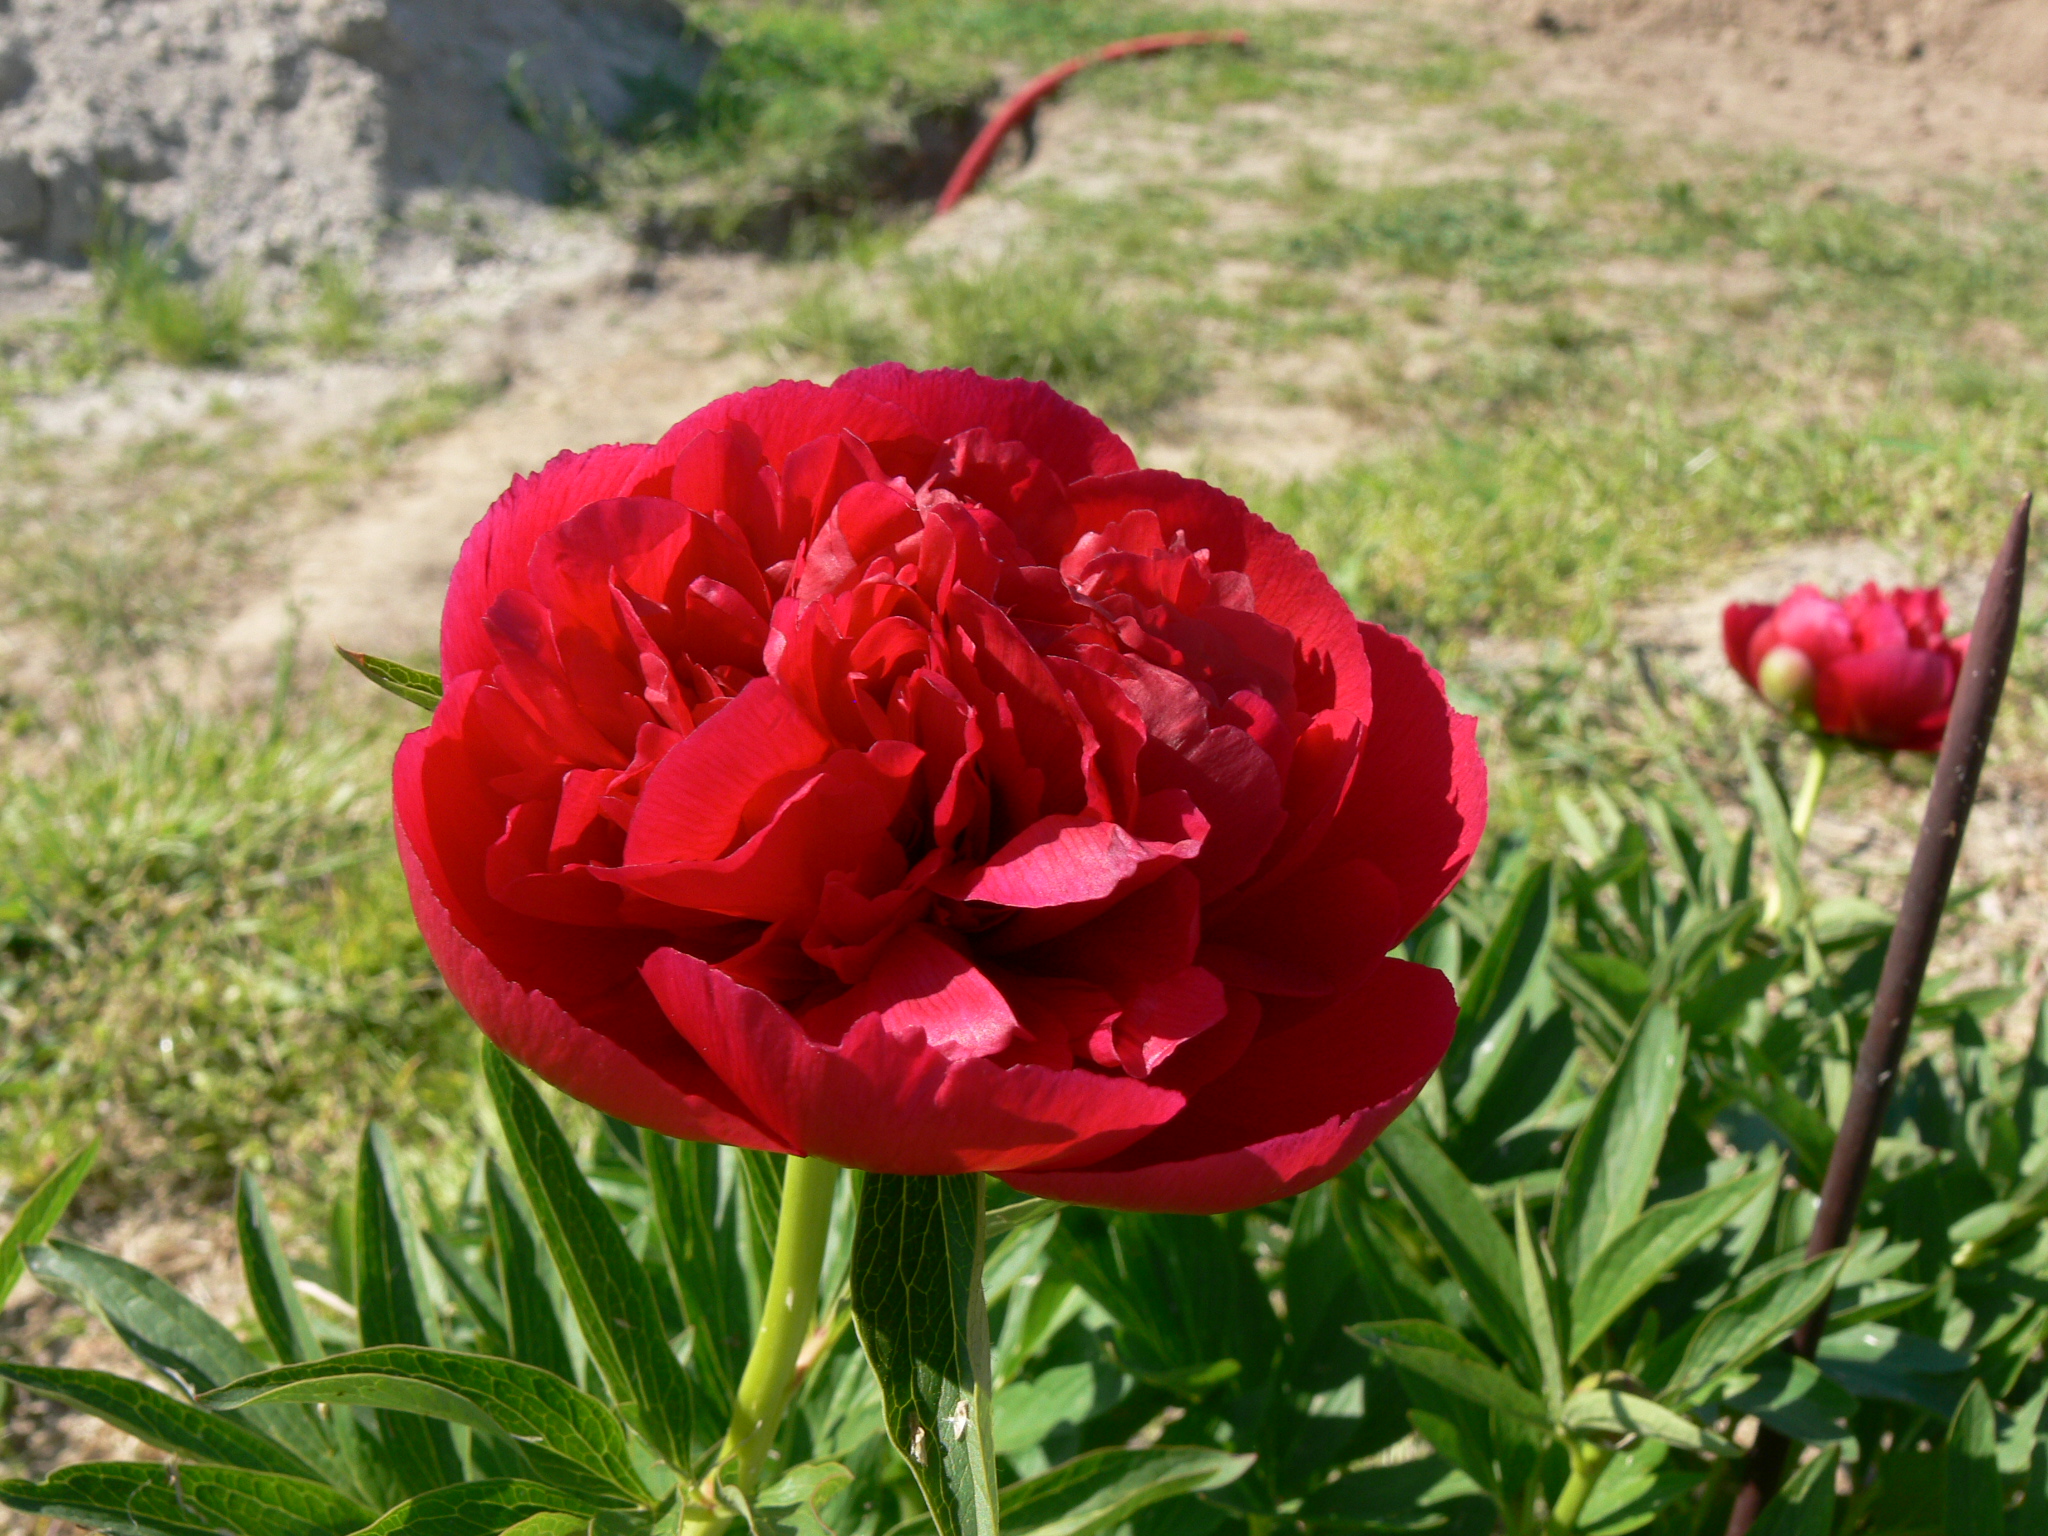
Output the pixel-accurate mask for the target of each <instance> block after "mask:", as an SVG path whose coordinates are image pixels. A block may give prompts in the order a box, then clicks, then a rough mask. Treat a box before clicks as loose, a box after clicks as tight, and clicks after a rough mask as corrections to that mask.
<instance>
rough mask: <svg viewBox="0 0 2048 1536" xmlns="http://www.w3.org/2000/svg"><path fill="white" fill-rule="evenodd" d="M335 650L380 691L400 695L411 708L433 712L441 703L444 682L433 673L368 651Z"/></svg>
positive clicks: (338, 647) (340, 648)
mask: <svg viewBox="0 0 2048 1536" xmlns="http://www.w3.org/2000/svg"><path fill="white" fill-rule="evenodd" d="M334 649H335V651H336V653H337V654H338V655H339V656H340V657H341V659H342V660H343V661H345V662H347V663H348V664H349V665H350V666H352V667H354V668H355V669H356V670H357V671H358V672H360V673H362V674H363V676H365V677H367V678H368V679H369V680H370V681H371V682H373V683H375V684H376V685H377V686H378V687H379V688H382V689H383V690H384V691H385V692H386V693H393V694H396V695H398V697H399V698H401V699H403V700H405V702H406V703H408V704H417V705H419V707H420V708H421V709H424V710H427V711H429V712H431V711H432V710H433V708H434V706H435V705H437V704H439V703H440V702H441V679H440V678H438V677H436V676H435V675H434V674H433V673H431V672H422V671H421V670H420V669H419V668H418V667H408V666H407V665H406V664H405V663H404V662H402V661H387V660H385V659H384V658H383V657H382V656H372V655H369V654H368V653H367V652H364V651H351V650H347V649H345V648H344V647H342V646H339V645H337V646H336V647H335V648H334Z"/></svg>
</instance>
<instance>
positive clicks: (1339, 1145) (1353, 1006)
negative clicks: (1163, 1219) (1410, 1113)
mask: <svg viewBox="0 0 2048 1536" xmlns="http://www.w3.org/2000/svg"><path fill="white" fill-rule="evenodd" d="M1457 1016H1458V1003H1457V998H1456V996H1455V995H1454V994H1453V992H1452V990H1451V984H1450V982H1449V981H1447V980H1446V979H1445V978H1444V977H1443V975H1442V974H1441V973H1439V972H1437V971H1433V970H1430V969H1429V968H1427V967H1426V966H1419V965H1411V964H1409V963H1408V962H1406V961H1403V960H1389V961H1387V962H1385V963H1384V964H1383V965H1382V966H1381V967H1380V968H1379V969H1377V970H1375V971H1374V972H1373V973H1372V975H1371V977H1370V978H1369V979H1368V980H1367V981H1366V982H1364V983H1363V984H1362V985H1361V986H1360V987H1359V988H1358V989H1357V990H1356V991H1355V992H1353V993H1352V994H1350V995H1349V996H1347V997H1345V998H1343V999H1341V1000H1339V1001H1336V1002H1333V1003H1331V1004H1329V1005H1328V1006H1326V1007H1325V1008H1323V1009H1322V1010H1321V1011H1320V1012H1318V1013H1317V1014H1316V1015H1315V1016H1314V1017H1312V1018H1310V1019H1308V1020H1305V1021H1304V1022H1302V1023H1300V1024H1297V1025H1295V1026H1294V1027H1293V1028H1291V1029H1289V1030H1287V1031H1285V1032H1284V1033H1281V1034H1278V1035H1267V1036H1262V1037H1261V1038H1260V1039H1258V1040H1257V1041H1255V1042H1254V1043H1253V1044H1252V1046H1251V1047H1250V1048H1249V1049H1248V1050H1247V1051H1246V1052H1245V1054H1244V1055H1243V1056H1242V1057H1241V1058H1240V1059H1239V1060H1238V1062H1237V1063H1236V1065H1235V1066H1233V1067H1232V1068H1231V1069H1230V1070H1229V1071H1228V1072H1226V1073H1224V1074H1223V1075H1222V1076H1221V1077H1219V1078H1218V1079H1216V1080H1215V1081H1214V1082H1212V1083H1211V1084H1210V1085H1209V1086H1208V1087H1206V1088H1204V1089H1202V1090H1201V1091H1200V1092H1199V1093H1197V1094H1196V1095H1195V1097H1194V1098H1193V1099H1192V1100H1191V1101H1190V1102H1189V1104H1188V1107H1187V1108H1186V1109H1185V1110H1184V1111H1182V1112H1181V1114H1180V1115H1179V1116H1177V1117H1176V1118H1175V1119H1174V1120H1173V1122H1172V1123H1171V1124H1170V1125H1167V1126H1165V1127H1164V1128H1162V1129H1160V1130H1158V1131H1155V1132H1153V1133H1152V1134H1151V1135H1150V1136H1148V1137H1146V1138H1145V1139H1144V1140H1142V1141H1139V1142H1137V1143H1135V1144H1133V1145H1131V1146H1129V1147H1127V1148H1125V1149H1124V1150H1123V1151H1121V1152H1118V1153H1117V1154H1115V1155H1114V1156H1112V1157H1108V1158H1104V1159H1103V1160H1101V1161H1100V1162H1098V1163H1096V1164H1095V1165H1093V1166H1092V1167H1068V1168H1067V1169H1065V1170H1063V1171H1036V1172H1034V1171H1031V1170H1027V1169H1014V1170H1011V1171H1009V1172H1006V1173H1004V1175H1003V1178H1004V1180H1005V1181H1006V1182H1007V1183H1009V1184H1011V1185H1013V1186H1014V1187H1016V1188H1017V1189H1020V1190H1023V1191H1024V1192H1025V1193H1026V1194H1033V1195H1044V1196H1046V1197H1047V1198H1049V1199H1053V1200H1068V1201H1073V1202H1074V1203H1076V1204H1080V1205H1106V1206H1110V1207H1112V1208H1114V1209H1118V1210H1128V1211H1181V1212H1188V1213H1197V1214H1199V1213H1207V1212H1217V1211H1234V1210H1241V1209H1244V1208H1246V1207H1248V1206H1254V1205H1263V1204H1265V1203H1266V1202H1268V1201H1272V1200H1281V1199H1285V1198H1286V1197H1287V1196H1289V1195H1294V1194H1299V1193H1300V1192H1301V1191H1302V1190H1305V1189H1309V1188H1311V1187H1313V1186H1314V1185H1317V1184H1320V1183H1322V1182H1323V1181H1324V1180H1325V1179H1328V1178H1331V1177H1332V1176H1334V1175H1335V1174H1337V1173H1339V1172H1340V1171H1342V1170H1343V1169H1344V1167H1345V1166H1346V1165H1348V1164H1349V1163H1350V1162H1351V1161H1352V1160H1353V1159H1354V1158H1356V1157H1357V1156H1358V1154H1359V1153H1360V1152H1362V1151H1364V1150H1365V1148H1366V1146H1367V1145H1368V1144H1369V1143H1370V1142H1371V1141H1372V1139H1373V1138H1374V1137H1375V1136H1377V1135H1379V1133H1380V1132H1381V1131H1383V1130H1385V1129H1386V1128H1387V1126H1389V1125H1391V1124H1392V1123H1393V1121H1394V1117H1395V1116H1397V1115H1399V1114H1400V1113H1401V1111H1402V1110H1403V1109H1405V1108H1407V1106H1408V1104H1409V1102H1410V1101H1411V1100H1412V1099H1413V1098H1414V1097H1415V1095H1416V1094H1417V1093H1419V1092H1420V1091H1421V1089H1422V1085H1423V1083H1424V1082H1426V1081H1427V1080H1428V1078H1429V1074H1430V1073H1431V1072H1433V1071H1435V1070H1436V1067H1437V1063H1438V1062H1440V1061H1442V1060H1443V1055H1444V1052H1445V1051H1447V1050H1448V1049H1449V1048H1450V1043H1451V1034H1452V1031H1453V1029H1454V1027H1455V1025H1456V1023H1457Z"/></svg>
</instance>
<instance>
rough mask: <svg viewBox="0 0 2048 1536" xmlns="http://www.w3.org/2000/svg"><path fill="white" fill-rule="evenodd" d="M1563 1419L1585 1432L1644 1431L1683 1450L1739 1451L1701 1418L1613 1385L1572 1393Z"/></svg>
mask: <svg viewBox="0 0 2048 1536" xmlns="http://www.w3.org/2000/svg"><path fill="white" fill-rule="evenodd" d="M1560 1422H1561V1423H1562V1424H1563V1426H1564V1427H1565V1428H1566V1429H1568V1430H1576V1431H1578V1432H1580V1433H1582V1434H1583V1433H1585V1432H1587V1431H1589V1430H1590V1431H1595V1432H1598V1433H1601V1434H1609V1435H1643V1436H1646V1437H1648V1438H1649V1439H1652V1440H1662V1441H1663V1442H1664V1443H1665V1444H1666V1445H1675V1446H1677V1447H1678V1448H1679V1449H1680V1450H1682V1451H1706V1452H1711V1453H1712V1454H1714V1455H1716V1456H1733V1455H1735V1454H1736V1447H1735V1445H1734V1444H1733V1443H1732V1442H1731V1441H1729V1440H1728V1439H1726V1438H1725V1437H1723V1436H1721V1435H1718V1434H1716V1433H1714V1431H1713V1430H1711V1429H1707V1428H1705V1427H1704V1426H1703V1425H1701V1424H1700V1423H1699V1422H1698V1421H1697V1420H1695V1419H1690V1418H1687V1417H1686V1416H1685V1415H1684V1414H1682V1413H1675V1412H1673V1411H1672V1410H1671V1409H1669V1408H1666V1407H1665V1406H1664V1405H1663V1404H1662V1403H1654V1402H1652V1401H1650V1399H1649V1398H1647V1397H1638V1396H1636V1395H1635V1394H1634V1393H1633V1392H1617V1391H1615V1390H1614V1389H1613V1388H1611V1387H1596V1388H1594V1389H1593V1390H1592V1391H1590V1392H1580V1393H1577V1394H1576V1395H1574V1396H1573V1397H1571V1398H1570V1399H1569V1400H1568V1401H1567V1402H1566V1403H1565V1405H1564V1413H1563V1414H1562V1415H1561V1416H1560Z"/></svg>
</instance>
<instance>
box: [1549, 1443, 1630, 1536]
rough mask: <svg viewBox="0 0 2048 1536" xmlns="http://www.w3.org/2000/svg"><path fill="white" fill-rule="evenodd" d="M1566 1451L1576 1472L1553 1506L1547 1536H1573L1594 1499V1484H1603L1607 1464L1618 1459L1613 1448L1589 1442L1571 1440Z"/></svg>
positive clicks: (1567, 1481)
mask: <svg viewBox="0 0 2048 1536" xmlns="http://www.w3.org/2000/svg"><path fill="white" fill-rule="evenodd" d="M1564 1448H1565V1451H1566V1453H1567V1454H1568V1455H1569V1456H1570V1457H1571V1463H1572V1472H1571V1476H1570V1477H1568V1478H1566V1479H1565V1485H1564V1487H1563V1488H1561V1489H1560V1490H1559V1491H1558V1495H1557V1503H1556V1504H1555V1505H1553V1506H1552V1507H1551V1511H1550V1523H1549V1524H1548V1525H1547V1526H1546V1527H1545V1528H1544V1529H1545V1532H1546V1536H1570V1533H1571V1532H1572V1531H1575V1530H1577V1529H1578V1525H1579V1516H1580V1515H1581V1514H1582V1513H1584V1511H1585V1508H1586V1500H1587V1499H1588V1498H1589V1497H1591V1496H1592V1492H1593V1485H1594V1484H1595V1483H1597V1482H1599V1481H1600V1474H1601V1473H1602V1472H1605V1471H1606V1470H1607V1463H1608V1462H1609V1461H1610V1460H1612V1459H1613V1456H1614V1449H1613V1447H1611V1446H1606V1445H1600V1444H1598V1443H1595V1442H1589V1441H1578V1440H1567V1441H1566V1442H1565V1446H1564Z"/></svg>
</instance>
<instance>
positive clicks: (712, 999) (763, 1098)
mask: <svg viewBox="0 0 2048 1536" xmlns="http://www.w3.org/2000/svg"><path fill="white" fill-rule="evenodd" d="M910 931H915V930H910ZM898 942H899V943H900V942H902V940H901V939H899V941H898ZM645 975H646V977H647V980H648V983H649V985H650V986H652V987H653V989H654V993H655V996H656V997H658V998H659V999H660V1000H661V1005H662V1008H663V1010H664V1011H665V1012H666V1013H667V1014H668V1016H669V1018H670V1020H671V1021H673V1023H674V1024H675V1027H676V1029H677V1030H678V1031H680V1032H681V1033H682V1035H683V1036H684V1037H686V1038H687V1039H688V1040H689V1041H690V1042H691V1043H692V1044H693V1045H695V1046H696V1047H697V1049H698V1050H699V1051H701V1052H703V1053H704V1056H705V1059H706V1060H707V1061H710V1062H713V1063H715V1064H716V1066H717V1070H718V1072H719V1075H720V1076H721V1077H722V1078H724V1079H725V1080H726V1081H728V1082H731V1083H732V1084H733V1085H734V1087H735V1089H736V1090H737V1091H738V1093H739V1095H740V1097H741V1098H742V1099H743V1100H745V1101H746V1102H747V1103H748V1104H749V1105H751V1106H753V1107H754V1108H755V1109H756V1110H757V1112H758V1113H759V1114H760V1115H761V1116H762V1118H763V1119H764V1120H765V1121H766V1122H767V1123H768V1124H770V1125H772V1126H773V1127H774V1128H775V1129H776V1131H777V1132H778V1133H780V1134H781V1135H783V1136H784V1137H785V1138H786V1139H787V1140H788V1141H789V1142H790V1143H791V1144H792V1146H794V1147H795V1148H797V1149H798V1150H800V1151H801V1152H802V1153H803V1154H804V1155H805V1156H810V1157H827V1158H830V1159H831V1160H832V1161H833V1162H836V1163H844V1164H847V1165H848V1166H850V1167H854V1168H865V1169H867V1170H868V1171H870V1172H874V1173H909V1174H938V1173H974V1172H1000V1171H1002V1170H1004V1169H1007V1168H1015V1167H1019V1166H1022V1165H1025V1164H1030V1163H1044V1162H1048V1161H1050V1160H1052V1159H1054V1158H1059V1157H1075V1158H1079V1159H1082V1160H1092V1159H1094V1158H1098V1157H1103V1156H1107V1155H1108V1154H1110V1153H1111V1152H1114V1151H1117V1150H1119V1149H1121V1148H1122V1147H1125V1146H1127V1145H1129V1144H1130V1143H1131V1142H1132V1141H1134V1140H1135V1139H1137V1138H1138V1137H1139V1136H1142V1135H1143V1134H1144V1133H1145V1132H1146V1131H1148V1130H1150V1129H1152V1128H1153V1127H1155V1126H1158V1125H1161V1124H1163V1123H1164V1122H1165V1121H1167V1120H1169V1119H1171V1118H1172V1116H1173V1115H1174V1114H1175V1113H1176V1112H1177V1111H1178V1110H1179V1109H1180V1108H1181V1106H1182V1105H1183V1104H1185V1103H1186V1102H1187V1101H1186V1099H1185V1098H1183V1097H1182V1095H1180V1094H1178V1093H1175V1092H1172V1091H1171V1090H1167V1089H1160V1088H1154V1087H1151V1086H1149V1085H1147V1084H1144V1083H1134V1082H1131V1081H1130V1080H1129V1079H1127V1078H1122V1077H1114V1076H1109V1075H1106V1074H1104V1073H1100V1072H1094V1071H1085V1070H1084V1071H1060V1070H1058V1069H1055V1068H1048V1067H1038V1066H1013V1067H999V1066H996V1065H994V1064H993V1063H991V1062H989V1061H988V1060H986V1059H984V1058H980V1057H967V1058H964V1059H962V1060H958V1061H949V1060H947V1059H946V1057H945V1056H943V1055H941V1054H940V1053H939V1052H937V1051H935V1050H932V1049H931V1048H929V1047H928V1046H927V1045H926V1044H925V1043H924V1041H923V1039H922V1038H921V1037H919V1036H918V1035H917V1034H916V1032H915V1031H911V1032H907V1033H905V1034H901V1035H898V1034H893V1033H891V1031H890V1029H889V1020H888V1016H887V1015H884V1014H869V1015H867V1016H865V1017H864V1018H862V1019H860V1020H859V1021H857V1022H856V1023H854V1024H853V1025H852V1027H850V1028H849V1029H848V1030H847V1031H846V1033H845V1035H844V1036H842V1037H841V1038H840V1040H839V1041H838V1042H837V1043H836V1044H831V1045H825V1044H820V1043H819V1042H818V1041H816V1040H813V1039H812V1038H811V1037H810V1036H809V1035H808V1034H806V1033H805V1032H804V1029H803V1026H802V1025H801V1024H800V1023H799V1022H798V1021H797V1020H796V1019H795V1018H794V1017H792V1016H791V1015H790V1014H789V1012H788V1011H787V1010H785V1009H783V1008H780V1007H777V1006H776V1005H775V1003H773V1002H772V1001H770V1000H769V999H768V998H766V997H764V996H762V995H761V994H760V993H758V992H755V991H752V990H751V989H749V988H746V987H742V986H740V985H739V984H738V983H737V982H735V981H733V980H732V979H731V978H730V977H728V976H726V975H724V974H723V973H721V972H719V971H717V970H715V969H714V968H712V967H711V966H708V965H706V964H704V963H703V962H702V961H700V960H698V959H696V958H695V957H693V956H690V955H686V954H684V953H682V952H681V951H680V950H674V949H664V950H659V951H657V952H656V953H655V954H654V955H653V956H652V957H651V958H650V959H649V960H648V962H647V965H646V968H645Z"/></svg>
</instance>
